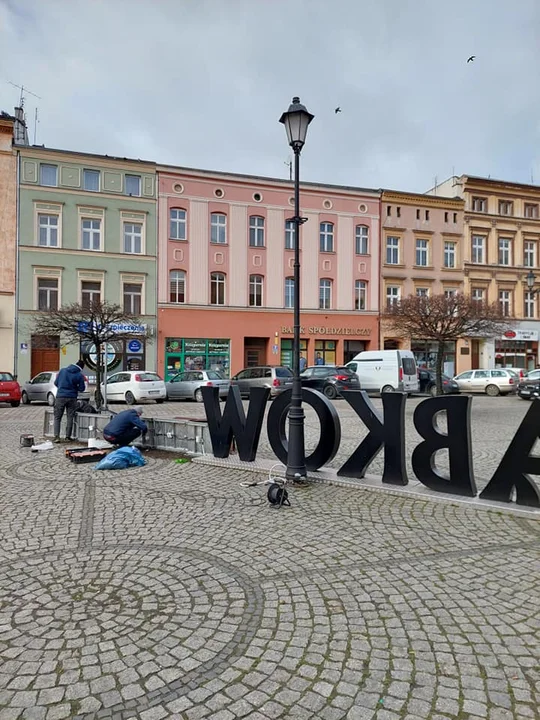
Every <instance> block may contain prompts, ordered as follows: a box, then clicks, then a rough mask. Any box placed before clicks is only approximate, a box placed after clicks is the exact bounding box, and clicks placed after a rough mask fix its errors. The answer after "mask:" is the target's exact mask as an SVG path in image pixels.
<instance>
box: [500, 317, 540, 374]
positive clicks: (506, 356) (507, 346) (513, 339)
mask: <svg viewBox="0 0 540 720" xmlns="http://www.w3.org/2000/svg"><path fill="white" fill-rule="evenodd" d="M537 365H538V330H536V329H535V330H528V329H522V328H517V329H515V330H514V329H509V330H507V331H506V332H505V333H504V335H503V336H502V337H500V338H497V339H496V340H495V367H498V368H499V367H500V368H517V369H521V370H525V371H527V372H528V371H529V370H534V368H535V367H536V366H537Z"/></svg>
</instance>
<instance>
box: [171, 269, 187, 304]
mask: <svg viewBox="0 0 540 720" xmlns="http://www.w3.org/2000/svg"><path fill="white" fill-rule="evenodd" d="M173 274H175V277H174V279H173V277H172V276H173ZM176 274H178V277H176ZM173 282H174V283H175V284H176V297H178V296H179V294H180V293H179V292H178V288H179V286H180V284H181V283H183V284H184V293H183V294H184V299H183V300H171V295H172V293H171V288H172V283H173ZM168 298H169V300H168V302H169V303H171V304H173V305H185V304H186V302H187V273H186V271H185V270H180V269H179V268H176V269H174V270H170V271H169V292H168Z"/></svg>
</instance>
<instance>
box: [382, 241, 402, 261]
mask: <svg viewBox="0 0 540 720" xmlns="http://www.w3.org/2000/svg"><path fill="white" fill-rule="evenodd" d="M400 251H401V238H400V237H399V236H397V235H387V236H386V246H385V258H384V260H385V265H399V261H400V255H401V252H400ZM394 257H395V259H394Z"/></svg>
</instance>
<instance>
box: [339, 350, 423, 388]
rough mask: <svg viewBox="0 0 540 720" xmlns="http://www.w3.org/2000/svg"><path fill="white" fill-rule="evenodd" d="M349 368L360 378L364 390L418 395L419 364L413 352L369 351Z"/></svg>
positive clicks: (358, 356)
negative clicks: (417, 368)
mask: <svg viewBox="0 0 540 720" xmlns="http://www.w3.org/2000/svg"><path fill="white" fill-rule="evenodd" d="M345 367H348V368H349V369H350V370H352V371H353V372H355V373H356V374H357V375H358V379H359V380H360V387H361V388H362V390H366V391H368V392H369V391H371V392H381V393H383V392H394V391H396V390H398V391H400V392H406V393H412V392H418V375H417V373H416V361H415V359H414V355H413V354H412V352H411V351H410V350H365V351H364V352H361V353H358V355H356V356H355V357H354V358H353V359H352V360H351V361H350V362H348V363H347V364H346V366H345Z"/></svg>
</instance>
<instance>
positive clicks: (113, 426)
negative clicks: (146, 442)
mask: <svg viewBox="0 0 540 720" xmlns="http://www.w3.org/2000/svg"><path fill="white" fill-rule="evenodd" d="M142 412H143V411H142V408H141V407H136V408H131V409H130V410H124V411H123V412H121V413H118V415H115V416H114V417H113V419H112V420H111V422H110V423H108V424H107V425H105V427H104V428H103V439H104V440H106V441H107V442H109V443H111V444H112V445H118V447H125V446H126V445H129V443H130V442H132V441H133V440H135V438H138V437H139V435H140V434H141V433H142V434H143V435H144V434H145V433H146V432H147V430H148V428H147V426H146V423H144V422H143V421H142V420H141V415H142Z"/></svg>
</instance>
